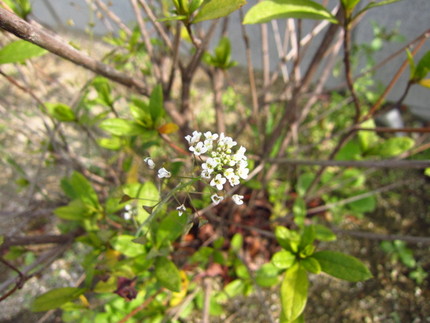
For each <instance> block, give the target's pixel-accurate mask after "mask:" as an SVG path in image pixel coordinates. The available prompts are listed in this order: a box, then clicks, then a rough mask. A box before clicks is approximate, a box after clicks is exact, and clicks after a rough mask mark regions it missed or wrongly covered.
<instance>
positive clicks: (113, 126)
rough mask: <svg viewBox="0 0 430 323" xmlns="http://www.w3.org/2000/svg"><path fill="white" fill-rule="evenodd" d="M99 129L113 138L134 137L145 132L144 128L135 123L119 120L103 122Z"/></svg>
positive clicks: (113, 119)
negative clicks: (113, 136)
mask: <svg viewBox="0 0 430 323" xmlns="http://www.w3.org/2000/svg"><path fill="white" fill-rule="evenodd" d="M99 127H100V128H101V129H103V130H105V131H107V132H109V133H110V134H112V135H115V136H135V135H139V134H143V133H145V131H146V130H145V128H143V127H142V126H140V125H138V124H137V123H135V122H133V121H130V120H125V119H120V118H112V119H106V120H103V121H102V122H101V123H100V124H99Z"/></svg>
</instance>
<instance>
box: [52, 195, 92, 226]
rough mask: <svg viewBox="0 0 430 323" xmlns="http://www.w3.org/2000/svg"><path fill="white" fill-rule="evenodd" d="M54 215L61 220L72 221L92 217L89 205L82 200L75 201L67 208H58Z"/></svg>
mask: <svg viewBox="0 0 430 323" xmlns="http://www.w3.org/2000/svg"><path fill="white" fill-rule="evenodd" d="M54 214H55V215H56V216H58V217H59V218H60V219H64V220H70V221H81V220H84V219H85V218H87V217H88V216H89V215H90V213H89V212H88V207H87V205H85V204H84V203H83V202H82V200H80V199H77V200H73V201H72V202H70V203H69V204H68V205H66V206H61V207H59V208H56V209H55V210H54Z"/></svg>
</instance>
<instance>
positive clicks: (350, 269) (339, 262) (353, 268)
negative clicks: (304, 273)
mask: <svg viewBox="0 0 430 323" xmlns="http://www.w3.org/2000/svg"><path fill="white" fill-rule="evenodd" d="M313 257H314V258H315V259H316V260H318V262H319V263H320V265H321V270H322V271H323V272H325V273H327V274H329V275H331V276H333V277H336V278H340V279H344V280H347V281H351V282H358V281H362V280H367V279H369V278H372V274H371V273H370V271H369V269H367V267H366V266H365V265H364V264H363V263H362V262H361V261H360V260H358V259H357V258H355V257H352V256H349V255H345V254H343V253H341V252H337V251H328V250H327V251H319V252H315V253H314V254H313Z"/></svg>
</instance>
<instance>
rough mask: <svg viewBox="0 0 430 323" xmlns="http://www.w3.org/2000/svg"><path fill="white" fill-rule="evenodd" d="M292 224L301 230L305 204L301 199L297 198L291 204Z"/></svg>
mask: <svg viewBox="0 0 430 323" xmlns="http://www.w3.org/2000/svg"><path fill="white" fill-rule="evenodd" d="M293 214H294V222H295V223H296V224H297V225H298V226H299V227H300V228H302V227H303V226H304V223H305V217H306V202H305V200H304V199H303V198H301V197H297V198H296V200H295V201H294V204H293Z"/></svg>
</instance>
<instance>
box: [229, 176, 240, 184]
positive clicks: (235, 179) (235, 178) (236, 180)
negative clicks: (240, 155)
mask: <svg viewBox="0 0 430 323" xmlns="http://www.w3.org/2000/svg"><path fill="white" fill-rule="evenodd" d="M228 182H229V183H230V185H231V186H236V185H239V184H240V178H239V176H237V175H233V176H230V178H229V179H228Z"/></svg>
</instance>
